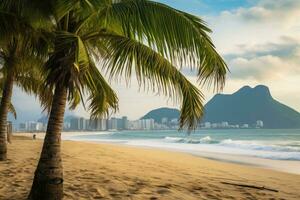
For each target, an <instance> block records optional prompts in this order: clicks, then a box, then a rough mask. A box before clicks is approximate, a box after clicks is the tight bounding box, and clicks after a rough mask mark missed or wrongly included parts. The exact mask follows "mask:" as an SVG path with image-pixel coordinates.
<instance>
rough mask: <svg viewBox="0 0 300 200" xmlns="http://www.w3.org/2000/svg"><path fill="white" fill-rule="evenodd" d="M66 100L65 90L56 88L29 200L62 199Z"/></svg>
mask: <svg viewBox="0 0 300 200" xmlns="http://www.w3.org/2000/svg"><path fill="white" fill-rule="evenodd" d="M66 100H67V90H66V88H64V87H60V86H57V87H56V89H55V93H54V97H53V101H52V107H51V112H50V117H49V122H48V126H47V132H46V136H45V139H44V145H43V149H42V153H41V157H40V160H39V163H38V166H37V169H36V171H35V176H34V180H33V184H32V188H31V191H30V194H29V196H28V199H30V200H41V199H43V200H61V199H62V198H63V167H62V159H61V148H60V147H61V131H62V127H63V119H64V112H65V107H66Z"/></svg>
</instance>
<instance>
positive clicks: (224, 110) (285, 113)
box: [202, 85, 300, 128]
mask: <svg viewBox="0 0 300 200" xmlns="http://www.w3.org/2000/svg"><path fill="white" fill-rule="evenodd" d="M257 120H262V121H263V122H264V128H300V113H299V112H297V111H296V110H293V109H292V108H290V107H288V106H286V105H284V104H282V103H280V102H278V101H276V100H275V99H273V97H272V95H271V93H270V91H269V88H268V87H266V86H264V85H258V86H256V87H255V88H251V87H249V86H245V87H243V88H241V89H240V90H238V91H237V92H235V93H233V94H231V95H228V94H217V95H215V96H214V97H213V98H212V99H211V100H210V101H209V102H208V103H207V104H206V105H205V115H204V118H203V119H202V121H203V122H212V123H217V122H222V121H227V122H229V123H230V124H244V123H247V124H254V123H255V122H256V121H257Z"/></svg>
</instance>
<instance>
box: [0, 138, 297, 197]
mask: <svg viewBox="0 0 300 200" xmlns="http://www.w3.org/2000/svg"><path fill="white" fill-rule="evenodd" d="M41 146H42V141H41V140H31V139H30V138H28V137H22V136H18V137H14V138H13V143H12V144H10V145H8V150H9V151H8V152H9V153H8V157H9V160H8V161H6V162H3V163H0V180H1V182H0V199H1V200H2V199H3V200H13V199H26V196H27V194H28V192H29V190H30V186H31V182H32V178H33V173H34V170H35V167H36V165H37V159H38V157H39V154H40V151H41ZM62 155H63V162H64V175H65V180H64V183H65V185H64V189H65V198H64V199H76V200H77V199H269V200H271V199H295V200H296V199H300V192H299V186H300V176H299V175H295V174H288V173H283V172H277V171H273V170H268V169H261V168H257V167H252V166H245V165H238V164H232V163H225V162H220V161H214V160H209V159H205V158H200V157H196V156H192V155H188V154H185V153H177V152H170V151H164V150H153V149H142V148H135V147H127V146H121V145H111V144H92V143H84V142H73V141H63V154H62ZM235 184H244V185H247V186H251V187H252V186H257V187H265V188H267V189H263V190H262V189H261V188H251V187H245V186H237V185H235ZM269 189H270V190H269ZM273 190H274V191H273ZM275 190H278V192H276V191H275Z"/></svg>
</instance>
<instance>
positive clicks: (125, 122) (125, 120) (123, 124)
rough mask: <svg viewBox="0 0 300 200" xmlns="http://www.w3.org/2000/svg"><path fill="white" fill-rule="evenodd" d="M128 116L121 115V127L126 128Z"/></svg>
mask: <svg viewBox="0 0 300 200" xmlns="http://www.w3.org/2000/svg"><path fill="white" fill-rule="evenodd" d="M128 128H129V126H128V118H127V117H126V116H124V117H122V129H123V130H128Z"/></svg>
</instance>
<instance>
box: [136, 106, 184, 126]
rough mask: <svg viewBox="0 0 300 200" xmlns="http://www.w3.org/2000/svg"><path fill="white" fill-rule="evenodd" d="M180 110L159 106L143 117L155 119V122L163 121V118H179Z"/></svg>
mask: <svg viewBox="0 0 300 200" xmlns="http://www.w3.org/2000/svg"><path fill="white" fill-rule="evenodd" d="M179 114H180V113H179V110H178V109H173V108H158V109H155V110H152V111H150V112H148V113H147V114H146V115H145V116H144V117H142V118H141V119H154V121H155V122H157V123H161V119H162V118H165V117H166V118H168V119H175V118H177V119H178V118H179Z"/></svg>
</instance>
